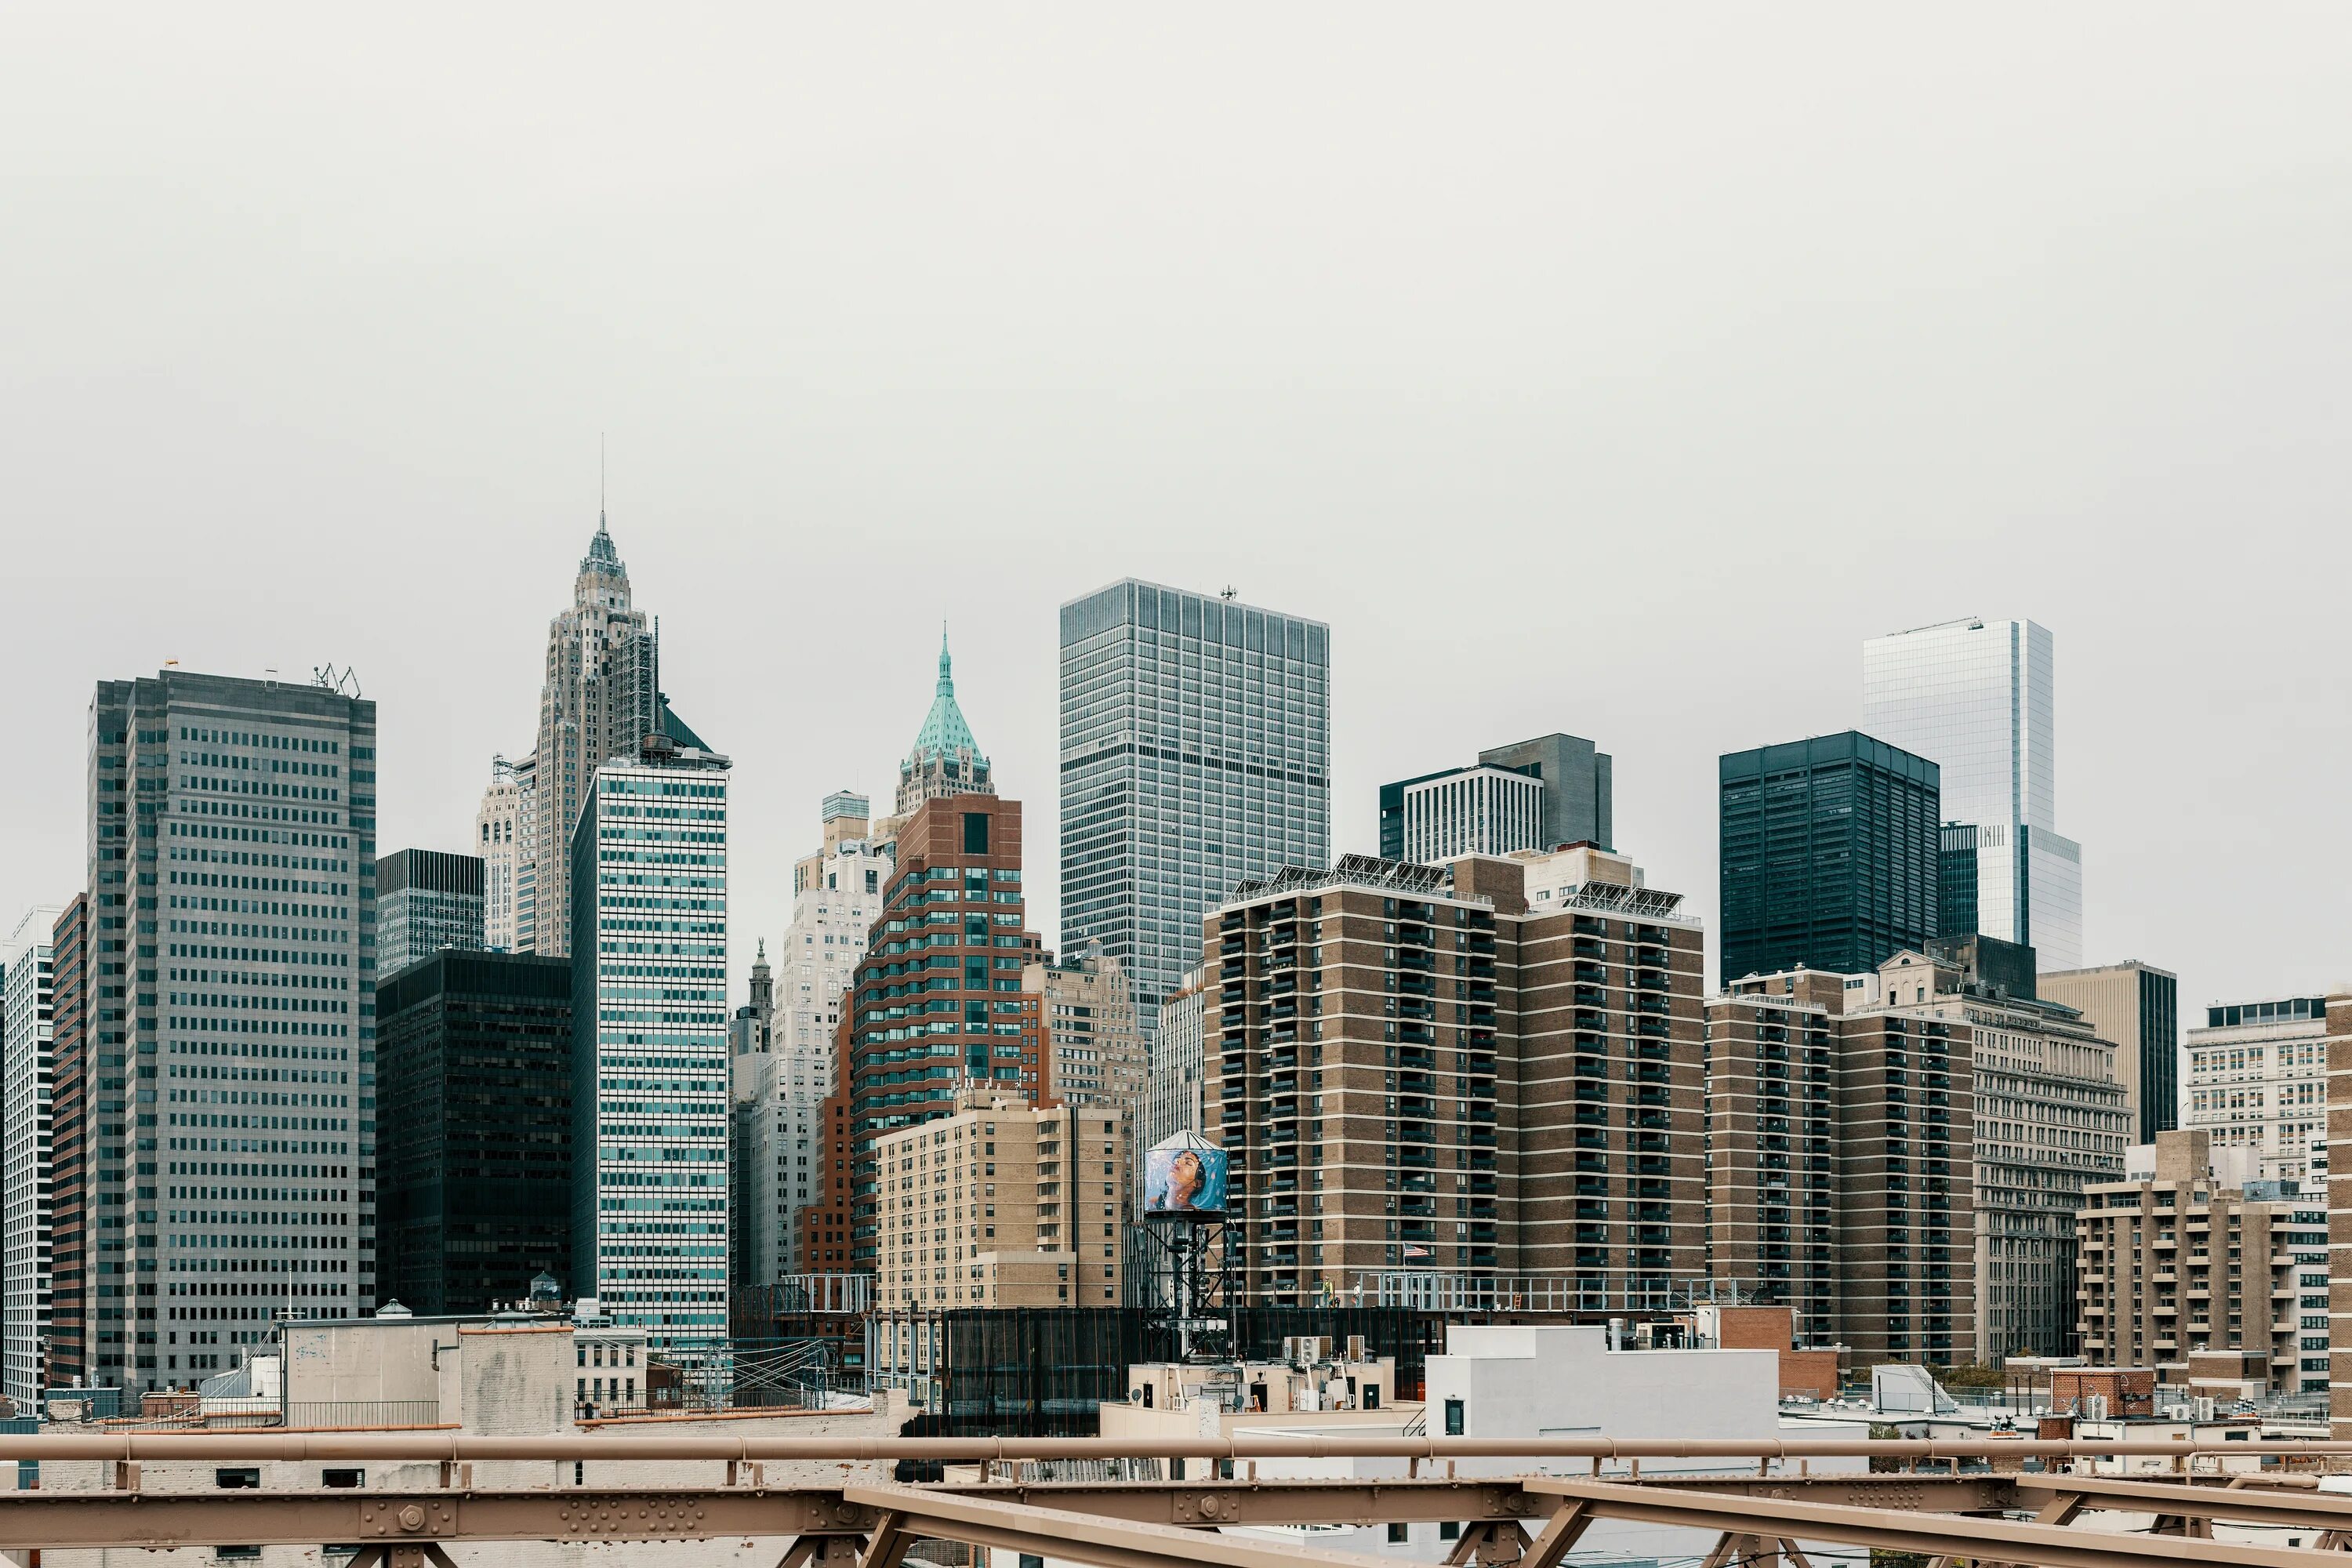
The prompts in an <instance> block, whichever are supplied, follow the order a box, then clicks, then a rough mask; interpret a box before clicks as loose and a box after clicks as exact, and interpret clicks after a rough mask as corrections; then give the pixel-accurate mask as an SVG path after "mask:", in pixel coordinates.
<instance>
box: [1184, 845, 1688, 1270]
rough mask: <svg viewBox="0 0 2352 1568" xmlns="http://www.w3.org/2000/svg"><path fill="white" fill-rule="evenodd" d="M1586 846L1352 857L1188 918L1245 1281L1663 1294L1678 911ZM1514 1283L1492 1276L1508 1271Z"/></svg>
mask: <svg viewBox="0 0 2352 1568" xmlns="http://www.w3.org/2000/svg"><path fill="white" fill-rule="evenodd" d="M1680 905H1681V898H1680V896H1679V895H1677V894H1674V893H1665V892H1660V891H1657V890H1655V889H1648V888H1645V887H1643V886H1641V879H1640V875H1639V873H1638V872H1637V871H1636V870H1635V869H1634V868H1633V863H1632V862H1631V861H1630V860H1626V859H1624V858H1621V857H1618V856H1614V855H1609V854H1605V853H1602V852H1600V851H1597V850H1594V849H1592V848H1591V847H1571V848H1569V849H1565V850H1560V851H1555V852H1551V853H1549V854H1537V853H1524V854H1518V855H1513V856H1510V857H1507V858H1473V859H1465V860H1462V861H1457V862H1455V863H1454V866H1453V867H1452V868H1450V871H1449V870H1447V869H1431V868H1419V867H1412V866H1407V865H1404V864H1402V863H1400V862H1395V861H1382V860H1375V859H1372V858H1368V857H1361V856H1350V857H1347V858H1343V859H1342V860H1341V861H1340V862H1339V866H1338V867H1337V868H1335V869H1333V870H1330V871H1286V872H1285V873H1283V874H1282V875H1281V876H1280V877H1278V878H1276V879H1271V880H1270V881H1267V882H1265V883H1258V884H1245V885H1244V887H1243V888H1242V889H1239V890H1238V892H1237V894H1236V896H1235V898H1234V900H1232V901H1231V902H1229V903H1227V904H1226V905H1224V906H1223V907H1222V908H1220V909H1218V910H1213V911H1212V913H1211V914H1210V916H1209V918H1208V921H1207V948H1206V952H1207V963H1208V968H1207V973H1206V982H1205V984H1206V988H1207V991H1208V1012H1207V1016H1206V1017H1205V1019H1204V1022H1203V1036H1204V1039H1203V1055H1204V1059H1205V1068H1206V1072H1207V1075H1208V1090H1207V1095H1206V1100H1207V1102H1208V1110H1207V1116H1206V1120H1207V1121H1208V1123H1209V1127H1208V1132H1209V1135H1210V1136H1211V1137H1212V1138H1214V1139H1217V1140H1218V1141H1220V1142H1222V1143H1223V1145H1224V1147H1225V1148H1226V1149H1227V1150H1228V1151H1230V1152H1231V1154H1232V1156H1233V1193H1232V1207H1233V1212H1234V1216H1235V1218H1236V1220H1237V1222H1238V1224H1239V1225H1240V1226H1241V1229H1242V1236H1243V1239H1242V1244H1241V1247H1240V1248H1239V1257H1240V1259H1241V1268H1242V1278H1241V1279H1239V1280H1238V1281H1237V1294H1238V1297H1239V1299H1240V1300H1244V1301H1254V1302H1270V1301H1307V1300H1313V1299H1315V1297H1316V1296H1317V1295H1318V1293H1320V1292H1322V1291H1324V1290H1326V1289H1328V1290H1329V1291H1332V1292H1339V1291H1349V1292H1352V1291H1353V1290H1354V1289H1356V1288H1357V1287H1358V1286H1359V1285H1363V1286H1365V1287H1366V1288H1367V1289H1370V1287H1372V1286H1373V1285H1374V1284H1376V1283H1377V1281H1376V1279H1374V1277H1376V1276H1378V1275H1381V1274H1382V1273H1420V1274H1433V1275H1460V1276H1468V1277H1473V1278H1479V1277H1483V1278H1486V1279H1496V1280H1507V1279H1509V1278H1510V1277H1512V1276H1517V1275H1529V1276H1538V1275H1539V1276H1544V1277H1546V1279H1545V1283H1546V1285H1547V1287H1548V1288H1551V1289H1558V1290H1559V1291H1561V1292H1564V1293H1565V1296H1566V1297H1567V1299H1568V1300H1569V1301H1570V1302H1571V1303H1572V1309H1571V1310H1582V1311H1586V1312H1590V1313H1591V1314H1594V1315H1605V1314H1607V1313H1610V1312H1614V1311H1623V1310H1628V1309H1638V1308H1642V1307H1651V1306H1654V1307H1659V1308H1663V1307H1664V1306H1666V1305H1668V1304H1669V1302H1670V1300H1671V1298H1672V1296H1673V1292H1674V1289H1675V1283H1676V1282H1677V1281H1681V1282H1684V1283H1687V1281H1688V1280H1689V1279H1691V1278H1692V1277H1693V1276H1694V1275H1696V1273H1697V1272H1698V1270H1699V1268H1700V1267H1701V1259H1702V1249H1701V1238H1702V1235H1703V1230H1704V1218H1703V1212H1704V1202H1705V1194H1704V1167H1703V1160H1704V1155H1703V1152H1702V1148H1701V1142H1700V1118H1701V1110H1702V1106H1701V1097H1702V1092H1703V1089H1702V1078H1701V1074H1702V1068H1701V1061H1700V1054H1701V1043H1700V1040H1701V1031H1702V1020H1701V1016H1700V989H1701V984H1702V973H1701V956H1700V931H1699V926H1698V922H1697V921H1696V920H1694V919H1692V918H1691V917H1689V916H1688V915H1686V914H1684V913H1683V912H1682V911H1681V909H1680ZM1503 1289H1504V1290H1505V1293H1506V1295H1507V1294H1508V1291H1509V1288H1508V1286H1505V1287H1504V1288H1503Z"/></svg>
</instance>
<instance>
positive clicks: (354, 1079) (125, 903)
mask: <svg viewBox="0 0 2352 1568" xmlns="http://www.w3.org/2000/svg"><path fill="white" fill-rule="evenodd" d="M375 774H376V762H375V704H374V703H373V702H369V701H366V700H362V699H360V698H357V697H352V696H348V695H346V694H344V693H343V692H342V691H340V690H337V689H332V688H331V687H329V686H326V685H324V684H319V685H311V686H295V685H290V684H286V683H282V682H279V681H276V680H240V679H231V678H227V677H223V676H212V675H198V674H194V673H193V672H190V671H185V670H178V669H166V670H164V671H163V672H162V673H161V674H159V675H157V676H155V677H153V678H152V679H140V680H109V681H101V682H100V683H99V686H98V689H97V692H96V694H95V696H94V697H93V698H92V700H91V703H90V713H89V870H88V877H89V884H88V893H89V936H88V938H87V945H88V956H87V958H86V960H85V961H84V964H83V967H84V970H85V972H86V973H87V980H86V981H85V982H84V984H85V986H86V989H87V992H88V994H89V1002H88V1003H87V1005H86V1009H85V1016H86V1018H87V1023H86V1026H85V1028H84V1037H83V1039H82V1041H81V1045H80V1049H81V1053H82V1058H83V1061H84V1063H85V1064H86V1065H85V1068H84V1071H85V1072H86V1073H88V1074H89V1075H90V1077H91V1078H92V1079H94V1089H95V1095H94V1098H93V1099H90V1100H86V1101H85V1102H84V1103H85V1106H86V1107H87V1108H88V1109H87V1112H86V1115H87V1120H86V1121H85V1125H84V1133H83V1138H82V1143H81V1148H80V1151H79V1159H80V1161H81V1163H82V1172H81V1173H80V1175H79V1177H78V1179H77V1183H76V1187H77V1190H78V1192H79V1203H80V1205H81V1207H82V1210H83V1215H82V1218H81V1222H80V1223H81V1227H82V1228H81V1235H82V1236H83V1237H84V1238H85V1246H86V1250H87V1254H88V1257H87V1262H88V1267H89V1276H90V1291H89V1321H88V1322H87V1323H86V1325H85V1326H84V1327H83V1329H82V1332H83V1334H84V1343H85V1344H87V1345H89V1347H90V1349H91V1354H90V1356H89V1361H90V1366H89V1378H90V1380H91V1381H92V1382H93V1383H97V1384H114V1383H118V1382H119V1383H121V1384H122V1385H123V1386H125V1387H130V1388H139V1389H152V1388H163V1387H170V1386H173V1385H175V1384H181V1383H184V1382H186V1381H187V1380H188V1379H189V1377H190V1376H191V1375H192V1374H195V1373H209V1372H215V1371H220V1370H224V1369H226V1367H227V1366H229V1365H230V1364H231V1363H233V1362H234V1361H235V1360H236V1347H238V1346H250V1345H256V1344H260V1343H263V1342H266V1341H268V1338H269V1337H270V1334H271V1327H270V1324H271V1319H272V1316H273V1314H275V1313H278V1312H281V1311H283V1312H294V1313H300V1314H311V1315H318V1316H336V1317H342V1316H350V1315H352V1314H354V1313H362V1312H367V1311H372V1310H373V1309H374V1306H375V1300H376V1281H375V1266H374V1228H375V1220H374V1208H375V1149H374V1142H375V1119H374V1113H373V1104H372V1100H373V1079H374V1068H375V1016H374V1015H375V963H376V960H375V925H374V922H373V920H372V919H370V918H369V917H370V916H372V915H373V904H374V901H375V784H376V777H375ZM91 1058H95V1060H94V1062H92V1061H91ZM126 1082H136V1083H138V1084H140V1085H142V1092H146V1088H147V1086H152V1092H153V1096H154V1098H153V1100H152V1101H138V1102H135V1103H134V1104H132V1105H131V1106H129V1107H125V1106H124V1104H123V1100H121V1098H117V1097H115V1096H114V1095H113V1094H112V1093H111V1092H110V1091H111V1090H113V1089H116V1088H117V1087H118V1086H120V1085H122V1084H124V1083H126Z"/></svg>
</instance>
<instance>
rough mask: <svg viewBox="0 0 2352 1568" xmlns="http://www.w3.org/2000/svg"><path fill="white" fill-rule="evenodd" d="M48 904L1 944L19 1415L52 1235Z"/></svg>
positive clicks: (4, 1373)
mask: <svg viewBox="0 0 2352 1568" xmlns="http://www.w3.org/2000/svg"><path fill="white" fill-rule="evenodd" d="M63 912H64V911H63V910H60V909H58V906H57V905H55V904H36V905H35V906H34V907H33V908H32V909H30V910H26V912H25V915H24V918H23V919H21V920H19V921H17V922H16V931H14V932H13V933H11V934H10V936H9V938H8V940H7V942H5V943H0V1082H5V1098H0V1112H5V1131H0V1258H5V1259H6V1262H7V1279H6V1285H5V1292H0V1394H5V1395H6V1396H7V1398H8V1399H9V1401H10V1402H11V1403H13V1404H14V1405H16V1408H17V1409H18V1410H27V1409H30V1408H32V1407H33V1405H34V1404H35V1402H36V1401H37V1399H38V1398H39V1396H40V1390H41V1381H42V1370H43V1369H42V1365H41V1354H42V1349H43V1347H44V1345H45V1344H46V1343H47V1340H48V1337H49V1287H50V1279H49V1233H50V1228H51V1224H52V1219H53V1210H52V1205H53V1203H54V1201H55V1180H56V1173H55V1169H54V1167H53V1165H52V1163H51V1159H50V1154H51V1135H52V1124H51V1111H52V1103H53V1098H54V1095H55V1093H56V1084H55V1079H54V1076H53V1075H54V1071H55V1067H56V1062H55V1057H54V1054H53V1045H54V1034H55V1020H54V1018H53V1016H52V1012H53V1004H54V1001H55V996H54V991H53V986H54V981H55V974H54V971H53V954H52V952H51V948H50V943H51V942H52V940H53V939H54V937H55V935H56V931H57V923H58V916H59V915H60V914H62V913H63Z"/></svg>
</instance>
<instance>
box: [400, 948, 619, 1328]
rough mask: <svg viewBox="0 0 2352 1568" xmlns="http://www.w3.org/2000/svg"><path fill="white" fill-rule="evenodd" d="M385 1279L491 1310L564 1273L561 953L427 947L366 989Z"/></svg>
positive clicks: (425, 1305)
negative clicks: (377, 1109) (379, 1128)
mask: <svg viewBox="0 0 2352 1568" xmlns="http://www.w3.org/2000/svg"><path fill="white" fill-rule="evenodd" d="M376 997H377V1003H376V1029H377V1039H376V1064H377V1066H376V1075H377V1090H376V1097H377V1103H378V1104H379V1105H380V1106H382V1107H383V1139H382V1142H381V1145H380V1148H379V1157H378V1162H377V1172H378V1175H377V1182H376V1188H377V1194H378V1200H377V1201H378V1214H379V1217H378V1219H377V1222H376V1229H377V1233H378V1236H379V1239H380V1243H381V1252H382V1263H381V1266H380V1268H381V1275H382V1279H383V1289H384V1295H385V1297H386V1298H387V1299H388V1300H398V1301H399V1302H400V1303H401V1305H403V1306H404V1307H406V1308H408V1309H409V1310H411V1311H413V1312H419V1313H424V1314H426V1315H430V1316H438V1315H441V1314H445V1313H450V1312H487V1311H489V1310H492V1308H491V1305H490V1304H491V1303H492V1302H494V1301H515V1300H521V1299H522V1298H524V1297H526V1296H528V1295H529V1294H530V1281H531V1278H532V1277H533V1276H534V1275H536V1274H538V1273H540V1272H541V1270H542V1269H543V1270H545V1271H546V1272H548V1273H549V1274H551V1275H553V1276H555V1277H556V1278H557V1279H562V1275H563V1273H564V1270H565V1269H566V1268H568V1267H569V1266H570V1262H571V1258H570V1256H569V1253H570V1246H571V1232H572V1225H571V1220H572V966H571V965H570V964H569V963H566V962H564V961H563V960H562V959H560V958H540V957H536V956H534V955H531V954H529V953H489V952H457V951H452V952H438V953H436V954H434V955H433V956H432V957H431V958H428V959H426V960H425V962H424V963H419V964H415V965H413V966H411V967H410V968H408V969H406V970H404V971H403V972H402V973H398V974H394V975H392V976H390V977H388V978H387V979H385V981H384V982H383V984H382V986H380V987H379V988H378V990H377V992H376Z"/></svg>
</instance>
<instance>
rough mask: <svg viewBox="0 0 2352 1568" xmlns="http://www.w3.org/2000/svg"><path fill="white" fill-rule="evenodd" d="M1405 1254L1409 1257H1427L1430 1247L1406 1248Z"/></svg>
mask: <svg viewBox="0 0 2352 1568" xmlns="http://www.w3.org/2000/svg"><path fill="white" fill-rule="evenodd" d="M1404 1255H1405V1256H1406V1257H1407V1258H1426V1257H1428V1256H1429V1248H1427V1247H1406V1248H1405V1249H1404Z"/></svg>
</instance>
